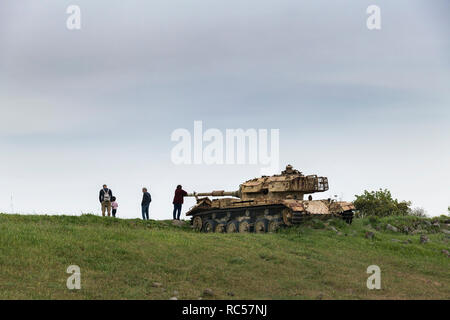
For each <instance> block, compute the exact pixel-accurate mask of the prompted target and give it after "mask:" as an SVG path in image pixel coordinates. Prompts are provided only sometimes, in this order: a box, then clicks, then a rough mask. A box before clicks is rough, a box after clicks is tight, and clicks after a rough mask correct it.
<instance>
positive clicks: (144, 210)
mask: <svg viewBox="0 0 450 320" xmlns="http://www.w3.org/2000/svg"><path fill="white" fill-rule="evenodd" d="M142 194H143V196H142V202H141V207H142V220H148V208H149V207H150V202H152V196H151V195H150V193H148V191H147V188H142Z"/></svg>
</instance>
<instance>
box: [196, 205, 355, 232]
mask: <svg viewBox="0 0 450 320" xmlns="http://www.w3.org/2000/svg"><path fill="white" fill-rule="evenodd" d="M333 216H340V217H342V218H343V219H344V220H345V221H346V222H347V223H351V221H352V218H353V212H352V211H349V212H344V213H342V214H339V215H333V214H329V215H311V214H305V213H301V212H292V211H291V210H290V209H289V208H287V207H286V206H284V205H265V206H255V207H252V208H248V207H242V208H230V209H215V210H206V211H203V212H199V213H196V214H194V215H193V216H192V219H191V224H192V225H193V228H194V229H195V230H197V231H204V232H219V233H223V232H227V233H234V232H256V233H265V232H274V231H276V230H277V229H278V228H280V227H281V226H290V225H297V224H301V223H303V222H304V221H305V220H306V219H310V218H313V217H316V218H320V219H328V218H331V217H333Z"/></svg>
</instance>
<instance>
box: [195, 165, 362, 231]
mask: <svg viewBox="0 0 450 320" xmlns="http://www.w3.org/2000/svg"><path fill="white" fill-rule="evenodd" d="M328 188H329V186H328V179H327V178H326V177H319V176H317V175H304V174H303V173H302V172H300V171H298V170H295V169H294V168H293V167H292V166H291V165H287V166H286V170H283V171H282V172H281V174H278V175H273V176H262V177H259V178H255V179H251V180H248V181H246V182H244V183H242V184H241V185H240V186H239V190H237V191H223V190H219V191H212V192H204V193H195V192H194V193H191V194H188V196H192V197H195V198H196V199H197V204H196V205H195V206H194V207H192V208H191V209H190V210H189V212H188V213H187V215H188V216H192V217H193V218H192V222H193V225H194V228H195V229H197V230H204V231H216V232H224V231H227V232H236V231H241V232H244V231H250V230H254V231H256V232H259V231H263V232H264V231H271V230H274V229H276V228H278V227H279V226H281V225H292V224H296V223H301V221H302V220H303V219H304V218H307V217H311V216H320V217H330V216H333V215H338V216H341V217H343V218H344V219H345V220H346V221H347V222H351V219H352V217H353V210H354V209H355V208H354V206H353V204H352V203H349V202H333V201H331V200H330V199H326V200H312V198H311V197H309V200H304V196H305V195H306V194H312V193H317V192H324V191H327V190H328ZM208 197H225V198H218V199H213V200H211V199H209V198H208ZM233 230H234V231H233Z"/></svg>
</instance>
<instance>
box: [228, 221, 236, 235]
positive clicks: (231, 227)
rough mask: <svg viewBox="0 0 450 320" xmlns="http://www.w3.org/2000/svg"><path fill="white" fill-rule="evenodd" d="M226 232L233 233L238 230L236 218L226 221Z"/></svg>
mask: <svg viewBox="0 0 450 320" xmlns="http://www.w3.org/2000/svg"><path fill="white" fill-rule="evenodd" d="M226 230H227V233H234V232H238V230H239V224H238V222H237V221H236V220H233V221H230V222H228V223H227V226H226Z"/></svg>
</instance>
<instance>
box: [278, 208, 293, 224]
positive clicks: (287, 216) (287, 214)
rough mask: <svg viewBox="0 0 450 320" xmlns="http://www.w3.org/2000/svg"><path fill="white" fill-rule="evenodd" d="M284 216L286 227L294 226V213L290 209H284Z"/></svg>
mask: <svg viewBox="0 0 450 320" xmlns="http://www.w3.org/2000/svg"><path fill="white" fill-rule="evenodd" d="M281 213H282V215H283V222H284V224H285V225H287V226H290V225H292V211H291V210H290V209H288V208H286V209H283V211H282V212H281Z"/></svg>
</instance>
